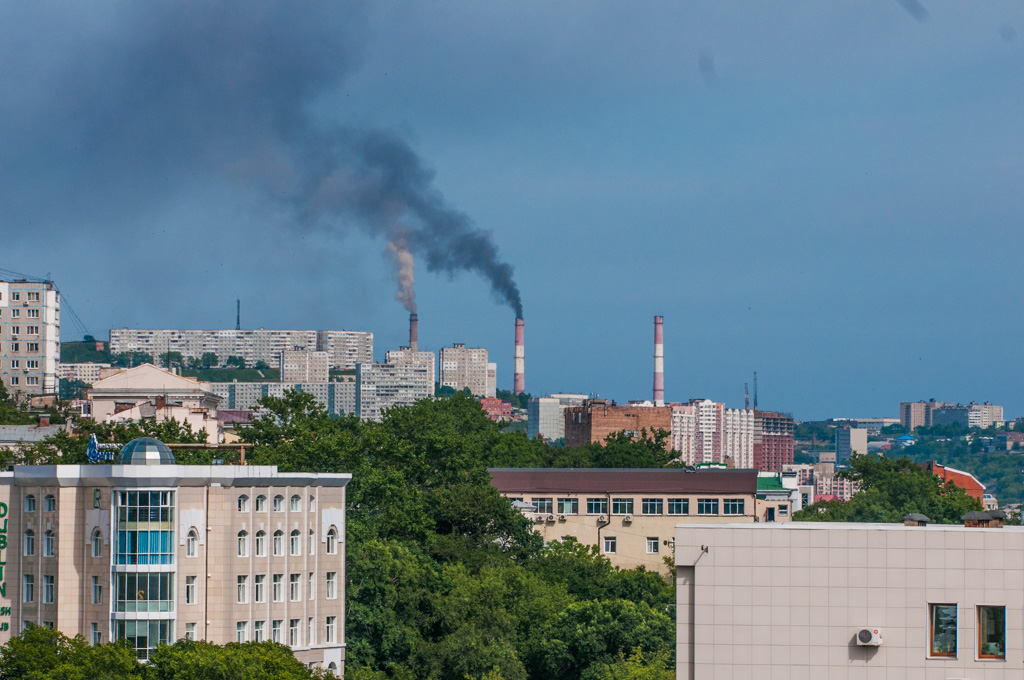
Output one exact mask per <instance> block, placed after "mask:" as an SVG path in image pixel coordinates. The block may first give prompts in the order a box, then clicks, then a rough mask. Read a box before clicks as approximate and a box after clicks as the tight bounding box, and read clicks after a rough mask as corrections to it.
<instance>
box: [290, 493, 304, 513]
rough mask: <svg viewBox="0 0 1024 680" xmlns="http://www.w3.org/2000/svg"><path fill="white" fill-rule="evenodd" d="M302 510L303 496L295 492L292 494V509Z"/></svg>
mask: <svg viewBox="0 0 1024 680" xmlns="http://www.w3.org/2000/svg"><path fill="white" fill-rule="evenodd" d="M300 510H302V498H301V497H300V496H299V494H295V495H294V496H292V500H291V511H292V512H299V511H300Z"/></svg>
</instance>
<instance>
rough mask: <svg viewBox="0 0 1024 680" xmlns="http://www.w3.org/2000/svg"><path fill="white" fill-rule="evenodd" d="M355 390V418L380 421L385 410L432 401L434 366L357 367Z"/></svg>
mask: <svg viewBox="0 0 1024 680" xmlns="http://www.w3.org/2000/svg"><path fill="white" fill-rule="evenodd" d="M388 354H389V355H390V354H391V353H390V352H389V353H388ZM421 354H422V352H421ZM425 354H430V355H431V356H433V352H425ZM355 387H356V405H355V412H356V415H357V416H359V417H360V418H361V419H363V420H375V421H378V422H379V421H380V420H381V419H382V418H383V416H384V411H385V410H386V409H389V408H392V407H394V406H412V405H413V404H415V403H416V402H417V401H419V400H420V399H431V398H433V396H434V364H433V361H431V362H430V365H429V366H428V365H425V364H422V363H420V364H414V363H402V364H390V363H388V364H357V365H356V381H355Z"/></svg>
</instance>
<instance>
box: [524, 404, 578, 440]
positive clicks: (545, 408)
mask: <svg viewBox="0 0 1024 680" xmlns="http://www.w3.org/2000/svg"><path fill="white" fill-rule="evenodd" d="M586 400H587V395H586V394H552V395H551V396H550V397H533V398H532V399H530V403H529V404H528V405H527V410H526V412H527V421H526V433H527V436H528V437H529V438H530V439H533V438H535V437H537V436H541V437H544V439H545V440H546V441H549V442H553V441H555V440H557V439H562V438H563V437H565V409H567V408H569V407H570V406H582V405H583V402H585V401H586Z"/></svg>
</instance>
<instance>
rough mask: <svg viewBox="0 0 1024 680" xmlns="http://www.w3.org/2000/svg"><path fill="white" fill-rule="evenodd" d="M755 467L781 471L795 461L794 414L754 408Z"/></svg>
mask: <svg viewBox="0 0 1024 680" xmlns="http://www.w3.org/2000/svg"><path fill="white" fill-rule="evenodd" d="M754 421H755V422H754V467H755V468H757V469H758V470H765V471H770V472H779V471H781V470H783V468H785V466H786V465H789V464H790V463H792V462H793V442H794V438H793V428H794V423H793V416H791V415H789V414H788V413H779V412H778V411H760V410H757V409H755V410H754Z"/></svg>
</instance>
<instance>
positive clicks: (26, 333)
mask: <svg viewBox="0 0 1024 680" xmlns="http://www.w3.org/2000/svg"><path fill="white" fill-rule="evenodd" d="M59 362H60V291H58V290H57V289H56V288H54V286H53V283H52V282H50V281H46V282H36V281H0V381H3V384H4V387H6V388H7V393H8V394H10V395H11V396H13V397H15V398H21V397H31V396H37V395H42V394H56V393H57V379H58V376H57V364H58V363H59Z"/></svg>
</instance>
